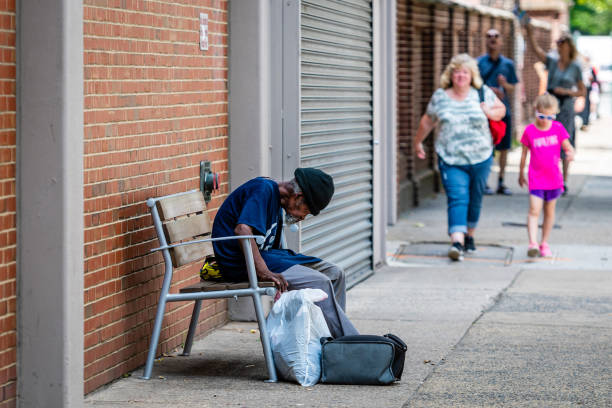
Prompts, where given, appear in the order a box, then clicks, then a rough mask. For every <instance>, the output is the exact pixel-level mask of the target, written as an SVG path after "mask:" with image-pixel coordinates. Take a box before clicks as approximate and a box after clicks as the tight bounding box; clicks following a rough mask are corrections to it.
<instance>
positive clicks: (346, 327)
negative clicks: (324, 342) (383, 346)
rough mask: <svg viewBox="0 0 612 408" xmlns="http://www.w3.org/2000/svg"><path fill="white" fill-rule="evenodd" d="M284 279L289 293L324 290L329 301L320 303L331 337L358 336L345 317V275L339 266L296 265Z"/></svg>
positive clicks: (326, 264)
mask: <svg viewBox="0 0 612 408" xmlns="http://www.w3.org/2000/svg"><path fill="white" fill-rule="evenodd" d="M281 275H283V277H284V278H285V279H286V280H287V282H288V283H289V290H298V289H306V288H311V289H321V290H322V291H324V292H325V293H327V299H325V300H323V301H321V302H317V306H319V307H320V308H321V310H322V311H323V316H324V317H325V321H326V322H327V326H328V327H329V331H330V332H331V335H332V337H334V338H335V337H341V336H350V335H355V334H359V332H358V331H357V329H355V326H353V324H352V323H351V321H350V320H349V319H348V317H347V316H346V314H345V313H344V309H345V308H346V283H345V281H344V271H343V270H342V269H340V268H339V267H337V266H336V265H334V264H332V263H329V262H325V261H321V262H316V263H312V264H305V265H294V266H292V267H291V268H289V269H287V270H286V271H285V272H283V273H282V274H281Z"/></svg>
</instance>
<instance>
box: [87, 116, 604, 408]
mask: <svg viewBox="0 0 612 408" xmlns="http://www.w3.org/2000/svg"><path fill="white" fill-rule="evenodd" d="M610 128H612V121H611V120H610V119H607V120H603V119H602V120H600V121H598V122H596V123H595V124H594V125H593V126H592V127H591V129H590V131H589V132H588V133H580V134H579V135H578V143H579V147H578V154H577V159H576V163H575V165H574V167H573V172H572V178H571V181H570V189H569V191H570V194H569V195H568V196H567V197H563V198H561V199H560V200H559V202H558V216H557V224H558V226H559V227H560V228H558V229H555V230H554V231H553V236H552V239H551V242H550V243H551V247H552V249H553V252H554V254H555V257H554V258H553V259H549V260H536V261H532V260H528V259H526V256H525V252H526V230H525V228H524V227H520V226H516V225H519V224H524V223H525V218H526V214H527V193H526V191H525V190H519V188H518V185H517V182H516V179H517V174H516V169H517V165H518V156H519V154H520V152H517V151H515V152H513V153H512V154H511V155H510V156H511V157H510V162H511V163H510V164H511V165H510V167H509V169H508V171H509V173H510V174H509V175H508V177H507V180H508V184H509V185H510V187H511V188H512V189H513V190H514V191H515V194H514V195H513V196H511V197H504V196H491V197H487V198H486V200H485V204H484V209H483V213H482V222H481V225H480V227H479V230H478V236H477V241H476V243H477V245H478V246H479V247H480V248H479V251H478V252H477V253H476V254H475V255H473V256H469V257H466V260H465V261H464V262H462V263H452V262H450V261H449V260H448V259H447V258H446V257H445V256H444V255H443V254H442V256H440V252H439V249H440V248H445V246H446V245H447V244H446V240H447V236H446V234H445V230H446V203H445V197H444V196H443V195H439V196H438V197H436V198H434V199H432V200H430V201H427V202H425V203H424V204H423V205H422V207H420V208H418V209H415V210H414V211H411V212H410V213H409V214H405V215H404V216H402V217H401V219H400V220H399V222H398V223H397V224H396V225H395V226H394V227H393V228H391V229H390V230H389V232H388V240H389V241H388V243H389V244H388V251H389V254H388V255H389V257H388V258H389V265H388V266H385V267H383V268H381V269H380V270H378V271H377V273H376V274H375V275H374V276H373V277H372V278H370V279H368V280H367V281H365V282H363V283H361V284H359V285H357V286H356V287H355V288H353V289H352V290H350V291H349V293H348V304H347V309H348V313H349V316H350V317H351V319H352V320H353V321H354V322H355V325H356V326H357V328H358V329H359V330H360V331H361V332H362V333H369V334H384V333H388V332H391V333H394V334H396V335H398V336H400V337H401V338H402V339H404V340H405V341H406V343H407V344H408V353H407V357H406V365H405V369H404V376H403V378H402V381H401V382H400V383H397V384H395V385H392V386H386V387H376V386H334V385H325V384H318V385H316V386H314V387H307V388H304V387H301V386H299V385H295V384H291V383H285V382H280V383H277V384H267V383H264V382H263V380H264V379H265V378H266V371H265V364H264V360H263V354H262V351H261V346H260V342H259V334H258V333H257V332H256V330H255V329H256V327H257V326H256V324H249V323H230V324H228V325H226V326H224V327H223V328H221V329H219V330H217V331H215V332H214V333H212V334H210V335H209V336H207V337H205V338H203V339H200V340H199V341H197V342H195V344H194V346H193V350H192V356H190V357H178V356H170V357H165V358H163V359H162V360H161V361H158V362H156V363H155V367H154V370H153V374H154V376H153V378H152V379H151V380H149V381H144V380H140V379H139V378H138V376H139V375H140V374H141V370H138V371H136V372H134V373H133V375H132V376H131V377H129V378H125V379H122V380H119V381H116V382H115V383H113V384H111V385H110V386H107V387H105V388H103V389H101V390H99V391H97V392H94V393H91V394H89V395H88V396H87V397H86V406H92V407H93V406H105V407H106V406H108V407H166V406H171V405H172V406H181V407H192V406H193V407H196V406H197V407H226V406H227V407H229V406H232V407H293V406H295V407H401V406H411V407H412V406H428V407H429V406H431V407H446V406H546V407H550V406H569V405H583V406H598V407H599V406H612V396H611V394H612V391H611V388H610V384H612V373H611V371H610V370H611V367H612V346H611V344H612V343H610V341H609V339H610V338H611V337H612V319H611V318H610V317H612V272H611V271H612V237H611V236H610V234H609V231H610V230H611V227H612V216H611V209H612V165H611V164H610V163H612V137H608V134H609V132H608V131H607V129H610ZM494 177H495V176H494V175H493V176H492V179H491V181H493V178H494ZM492 184H494V183H492ZM417 243H420V244H419V245H421V247H419V248H423V251H424V252H423V253H420V254H415V252H414V251H413V252H411V251H412V250H413V249H414V248H416V247H417V245H416V244H417ZM438 243H439V244H438ZM505 248H509V250H511V254H512V262H511V263H509V264H508V262H506V261H505V260H504V259H502V258H503V257H500V256H499V254H502V253H503V251H502V249H505ZM428 251H429V252H428ZM500 251H501V252H500ZM489 254H493V255H491V256H489Z"/></svg>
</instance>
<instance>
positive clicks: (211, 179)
mask: <svg viewBox="0 0 612 408" xmlns="http://www.w3.org/2000/svg"><path fill="white" fill-rule="evenodd" d="M215 190H219V174H218V173H213V172H212V170H211V168H210V162H209V161H201V162H200V191H202V193H203V194H204V201H206V202H209V201H210V199H211V195H212V192H213V191H215Z"/></svg>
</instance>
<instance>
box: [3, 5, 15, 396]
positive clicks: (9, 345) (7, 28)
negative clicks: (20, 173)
mask: <svg viewBox="0 0 612 408" xmlns="http://www.w3.org/2000/svg"><path fill="white" fill-rule="evenodd" d="M15 69H16V68H15V0H2V1H0V407H14V406H15V405H16V400H15V396H16V388H17V373H16V366H17V347H16V343H17V330H16V315H15V313H16V293H17V290H16V281H15V275H16V259H15V248H16V243H17V232H16V219H15V217H16V196H15V160H16V157H15V143H16V141H15V132H16V127H15V110H16V107H15Z"/></svg>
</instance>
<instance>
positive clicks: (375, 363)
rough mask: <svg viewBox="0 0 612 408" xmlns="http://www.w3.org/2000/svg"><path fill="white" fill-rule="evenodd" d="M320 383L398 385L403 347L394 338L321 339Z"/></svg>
mask: <svg viewBox="0 0 612 408" xmlns="http://www.w3.org/2000/svg"><path fill="white" fill-rule="evenodd" d="M321 345H322V348H321V382H322V383H328V384H370V385H384V384H391V383H393V382H395V381H399V380H400V378H401V377H402V371H404V359H405V357H406V349H407V347H406V343H404V342H403V341H402V340H401V339H400V338H399V337H397V336H395V335H393V334H385V335H384V336H372V335H357V336H344V337H338V338H336V339H333V338H331V337H322V338H321Z"/></svg>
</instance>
